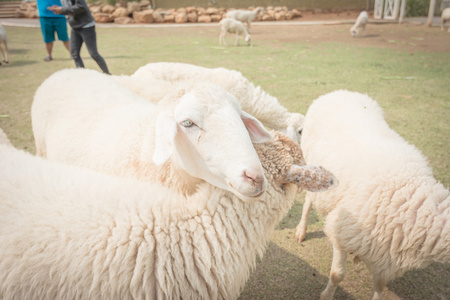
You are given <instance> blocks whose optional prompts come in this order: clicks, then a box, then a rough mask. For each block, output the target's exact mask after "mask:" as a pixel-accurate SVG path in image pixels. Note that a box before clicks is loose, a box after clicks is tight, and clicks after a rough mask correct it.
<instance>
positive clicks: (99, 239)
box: [0, 133, 337, 300]
mask: <svg viewBox="0 0 450 300" xmlns="http://www.w3.org/2000/svg"><path fill="white" fill-rule="evenodd" d="M254 146H255V148H256V151H257V152H258V154H259V157H260V159H261V162H262V164H263V167H264V169H265V176H266V177H267V179H268V181H269V186H268V191H267V192H266V193H264V195H262V196H261V197H260V198H258V199H253V200H252V201H250V202H247V201H243V200H241V199H240V198H238V197H236V196H235V195H233V194H232V193H230V192H227V191H224V190H222V189H219V188H216V187H214V186H212V185H210V184H208V183H205V182H204V183H202V184H200V185H199V186H198V189H197V191H196V192H195V193H194V194H193V195H191V196H184V195H180V194H177V193H176V192H174V191H173V190H170V189H167V188H164V187H161V186H159V185H156V184H148V183H143V182H138V181H134V180H130V179H126V178H118V177H110V176H107V175H106V174H101V173H96V172H94V171H91V170H88V169H82V168H78V167H75V166H70V165H66V164H60V163H56V162H51V161H48V160H45V159H42V158H40V157H34V156H31V155H30V154H28V153H26V152H23V151H20V150H17V149H14V148H13V147H5V146H3V145H0V157H1V158H2V159H0V216H1V217H0V257H1V259H0V298H1V299H97V300H103V299H105V300H110V299H235V298H237V297H238V295H239V293H240V291H241V290H242V288H243V286H244V285H245V282H246V281H247V280H248V278H249V275H250V272H251V270H252V269H254V268H255V264H256V256H257V255H260V256H262V255H263V254H264V251H265V249H266V247H267V244H268V242H269V239H270V236H271V233H272V232H273V231H274V228H275V226H276V225H277V224H278V222H279V221H280V220H281V219H282V218H283V216H284V215H286V213H287V212H288V210H289V209H290V207H291V205H292V203H293V201H294V197H295V195H296V193H297V192H298V191H299V187H301V188H308V189H309V190H311V191H312V190H316V191H321V190H326V189H328V188H330V187H334V186H335V185H336V184H337V181H336V179H335V178H334V176H333V175H332V174H331V173H329V172H328V171H326V170H324V169H323V168H319V167H313V166H305V165H300V164H303V163H302V162H303V159H302V154H301V150H300V148H299V146H298V145H296V144H295V143H293V142H292V141H291V140H289V139H287V138H286V137H284V136H282V135H280V134H277V133H274V138H273V140H271V141H269V142H267V143H264V144H255V145H254Z"/></svg>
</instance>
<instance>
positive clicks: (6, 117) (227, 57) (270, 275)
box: [0, 26, 450, 299]
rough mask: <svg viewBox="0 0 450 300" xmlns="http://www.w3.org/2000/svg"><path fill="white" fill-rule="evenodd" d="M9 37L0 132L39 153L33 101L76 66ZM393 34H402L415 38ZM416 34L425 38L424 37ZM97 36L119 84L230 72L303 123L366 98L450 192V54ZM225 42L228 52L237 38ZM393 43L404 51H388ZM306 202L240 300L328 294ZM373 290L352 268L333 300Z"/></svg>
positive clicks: (200, 35)
mask: <svg viewBox="0 0 450 300" xmlns="http://www.w3.org/2000/svg"><path fill="white" fill-rule="evenodd" d="M5 27H6V30H7V32H8V38H9V47H10V51H9V55H10V57H9V60H10V64H9V65H3V66H1V67H0V128H2V129H3V130H4V131H5V132H6V133H7V135H8V136H9V137H10V139H11V141H12V142H13V144H14V145H15V146H16V147H18V148H22V149H25V150H27V151H30V152H32V153H34V141H33V135H32V131H31V122H30V106H31V102H32V99H33V95H34V92H35V91H36V89H37V87H38V86H39V85H40V83H41V82H42V81H43V80H44V79H45V78H47V77H48V76H49V75H50V74H52V73H54V72H55V71H57V70H60V69H63V68H72V67H73V66H74V64H73V62H72V60H71V59H69V55H68V53H67V51H66V50H65V48H64V47H63V46H62V44H61V43H56V44H55V47H54V55H53V56H54V59H55V60H54V61H52V62H50V63H45V62H44V61H43V58H44V56H45V50H44V45H43V43H42V39H41V33H40V31H39V29H38V28H19V27H9V26H5ZM386 28H390V27H386ZM394 29H395V30H398V31H400V32H402V30H404V32H405V33H406V32H407V31H411V30H416V29H414V28H411V27H405V28H403V27H395V28H394ZM394 29H392V30H394ZM298 30H299V31H302V30H310V28H306V27H298ZM313 30H314V32H315V34H319V33H320V32H321V31H324V30H326V31H327V32H329V31H331V32H332V34H336V35H339V34H342V32H347V30H348V29H347V28H346V27H342V26H328V27H326V28H323V27H316V28H314V29H313ZM389 30H391V29H389ZM392 30H391V31H392ZM417 30H421V34H422V35H423V32H424V29H423V28H418V29H417ZM381 31H382V30H380V32H381ZM97 34H98V46H99V52H100V53H101V54H102V55H103V56H104V58H105V60H106V61H107V63H108V66H109V68H110V71H111V72H112V73H113V74H128V75H129V74H132V73H134V72H135V71H136V70H137V69H138V68H139V67H140V66H143V65H145V64H147V63H149V62H158V61H173V62H186V63H192V64H197V65H201V66H205V67H226V68H229V69H235V70H238V71H240V72H242V73H243V74H244V75H245V76H246V77H247V78H248V79H249V80H250V81H252V82H253V83H255V85H261V86H262V88H263V89H264V90H265V91H267V92H269V93H270V94H272V95H273V96H276V97H277V98H278V99H279V101H280V102H281V103H282V104H283V105H285V106H286V107H287V108H288V109H289V110H291V111H297V112H301V113H306V110H307V108H308V106H309V105H310V104H311V102H312V101H313V100H314V99H315V98H317V97H318V96H320V95H322V94H324V93H327V92H330V91H333V90H336V89H349V90H354V91H359V92H362V93H367V94H369V95H370V96H371V97H372V98H374V99H376V100H377V101H378V102H379V104H380V105H381V106H382V107H383V109H384V112H385V117H386V120H387V122H388V123H389V124H390V126H391V127H392V128H393V129H395V130H396V131H397V132H398V133H399V134H400V135H402V136H403V137H404V138H405V139H406V140H408V141H409V142H410V143H412V144H414V145H416V146H417V147H418V148H419V149H420V150H421V151H422V152H423V153H424V154H425V156H427V157H428V159H429V162H430V165H431V167H432V168H433V171H434V174H435V177H436V178H437V179H438V180H439V181H441V182H442V183H443V184H444V185H445V186H446V187H448V186H450V172H449V163H450V156H449V149H450V147H449V143H450V97H449V93H450V85H449V78H450V53H449V52H448V51H447V52H436V51H434V52H433V51H427V52H421V51H420V49H417V50H415V51H410V50H407V49H406V48H405V50H402V49H403V48H402V46H403V44H402V43H403V42H401V41H396V40H386V41H383V42H384V44H380V45H372V44H371V45H355V43H354V42H353V43H346V42H344V41H342V42H340V41H336V40H334V41H333V40H324V41H322V42H321V41H317V40H316V41H314V43H313V42H307V41H306V40H304V39H295V38H293V39H291V40H290V41H288V42H286V41H284V42H282V41H281V40H278V39H262V38H259V39H258V35H254V36H253V40H254V46H253V47H244V46H241V47H232V46H230V47H220V46H219V45H218V28H216V27H199V28H128V29H126V28H97ZM426 34H430V35H439V34H440V35H442V39H443V42H445V43H448V44H449V45H450V43H449V42H448V35H444V33H441V32H440V31H438V30H434V31H431V30H430V31H428V32H426ZM418 35H419V34H418ZM259 36H260V37H261V33H259ZM444 39H446V40H444ZM361 41H362V43H363V42H364V40H361ZM412 41H414V39H412ZM228 42H229V44H230V45H231V44H232V38H231V37H229V38H228ZM241 43H242V42H241ZM393 43H397V44H398V45H397V44H396V45H394V46H400V47H389V46H392V45H389V44H393ZM448 49H450V48H448ZM82 54H83V58H85V59H84V60H85V64H86V67H87V68H91V69H95V70H99V68H98V66H97V65H96V64H95V62H94V61H93V60H92V59H90V58H89V55H88V54H87V52H86V50H83V52H82ZM303 199H304V195H303V194H301V195H299V196H298V197H297V200H296V202H295V204H294V206H293V208H292V209H291V211H290V212H289V214H288V216H286V218H285V219H284V220H283V221H282V222H281V223H280V224H279V226H278V227H277V229H276V231H275V234H274V236H273V237H272V242H271V243H270V245H269V248H268V250H267V253H266V255H265V256H264V258H263V259H262V260H259V261H258V263H257V268H256V270H255V271H254V272H253V273H252V276H251V278H250V280H249V282H248V284H247V286H246V287H245V289H244V291H243V293H242V295H241V297H240V298H241V299H317V298H318V295H319V293H320V291H321V290H322V289H323V288H324V287H325V285H326V282H327V280H328V279H327V277H328V272H329V268H330V264H331V258H332V254H331V246H330V244H329V242H328V241H327V238H326V237H325V236H324V234H323V232H322V227H323V220H322V218H321V216H319V215H317V214H316V213H315V212H314V211H313V212H312V213H311V216H310V222H309V224H310V227H309V229H308V235H307V239H306V241H305V242H304V243H302V244H301V245H299V244H297V243H296V242H295V241H294V238H293V236H294V231H295V226H296V225H297V222H298V220H299V218H300V213H301V208H302V203H303ZM449 247H450V245H449ZM449 278H450V265H449V264H434V265H432V266H431V267H428V268H426V269H424V270H418V271H413V272H408V273H407V274H406V275H405V276H404V277H403V278H400V279H397V280H395V281H393V282H392V283H390V284H389V286H388V289H387V291H386V293H385V299H449V298H450V280H449ZM371 286H372V283H371V277H370V274H369V271H368V270H367V268H366V267H365V266H364V265H363V264H353V262H351V260H350V259H349V260H348V263H347V275H346V279H345V280H344V282H343V283H342V284H341V286H340V288H339V289H338V290H337V293H336V299H367V298H369V296H370V292H371Z"/></svg>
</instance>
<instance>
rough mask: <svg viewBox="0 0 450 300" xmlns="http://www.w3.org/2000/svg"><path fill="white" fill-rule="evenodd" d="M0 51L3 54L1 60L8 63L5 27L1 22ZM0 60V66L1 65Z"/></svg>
mask: <svg viewBox="0 0 450 300" xmlns="http://www.w3.org/2000/svg"><path fill="white" fill-rule="evenodd" d="M0 51H1V52H2V55H3V62H4V63H9V61H8V39H7V37H6V30H5V27H3V25H2V24H0ZM1 64H2V63H1V62H0V66H1Z"/></svg>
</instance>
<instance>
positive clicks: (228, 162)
mask: <svg viewBox="0 0 450 300" xmlns="http://www.w3.org/2000/svg"><path fill="white" fill-rule="evenodd" d="M31 117H32V127H33V133H34V137H35V143H36V151H37V153H38V155H40V156H44V157H47V158H48V159H50V160H58V161H62V162H66V163H70V164H75V165H78V166H81V167H87V168H92V169H94V170H97V171H100V172H106V173H110V174H112V175H120V176H127V177H134V178H138V179H140V180H150V181H154V182H160V183H162V184H164V185H166V186H168V187H171V188H174V189H177V190H179V191H180V192H182V193H188V194H192V193H193V192H195V189H196V185H197V184H198V183H200V182H201V181H202V180H206V181H208V182H209V183H211V184H213V185H216V186H218V187H220V188H223V189H226V190H230V191H232V192H234V193H236V194H237V195H239V196H247V197H254V196H258V195H259V194H260V193H262V192H263V191H264V189H265V186H266V180H265V179H264V176H263V170H262V167H261V164H260V162H259V159H258V156H257V155H256V153H255V150H254V148H253V146H252V143H251V141H253V142H263V141H265V140H267V139H270V134H269V132H268V131H267V130H266V129H265V128H264V127H263V126H262V124H261V123H260V122H259V121H258V120H256V119H255V118H254V117H252V116H251V115H249V114H247V113H245V112H243V111H241V108H240V106H239V103H238V101H237V100H236V99H235V97H233V96H232V95H230V94H229V93H227V92H226V91H225V90H224V89H222V88H220V87H218V86H215V85H212V84H208V83H200V84H193V85H192V86H191V87H190V88H188V89H181V90H175V91H172V92H171V93H169V94H168V95H167V96H166V97H165V99H163V100H162V101H160V102H159V103H158V105H155V104H153V103H150V102H149V101H147V100H145V99H143V98H141V97H139V96H137V95H136V94H134V93H133V92H131V91H130V90H128V89H126V88H124V87H123V86H121V85H120V84H118V83H116V81H115V80H114V79H113V78H111V77H110V76H108V75H104V74H101V73H99V72H96V71H92V70H86V69H67V70H62V71H58V72H56V73H55V74H53V75H51V76H50V77H49V78H48V79H46V80H45V81H44V82H43V83H42V84H41V86H40V87H39V88H38V90H37V91H36V94H35V97H34V101H33V104H32V109H31Z"/></svg>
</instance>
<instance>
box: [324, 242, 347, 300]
mask: <svg viewBox="0 0 450 300" xmlns="http://www.w3.org/2000/svg"><path fill="white" fill-rule="evenodd" d="M346 260H347V253H346V252H342V251H340V250H339V249H338V248H336V246H334V245H333V263H332V264H331V271H330V280H329V281H328V285H327V287H326V288H325V290H324V291H323V292H322V293H321V294H320V299H321V300H331V299H333V296H334V292H335V291H336V288H337V286H338V285H339V283H340V282H341V281H342V280H344V276H345V261H346Z"/></svg>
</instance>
